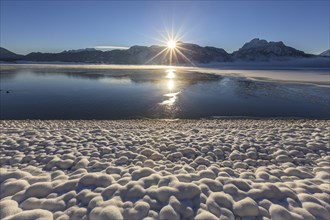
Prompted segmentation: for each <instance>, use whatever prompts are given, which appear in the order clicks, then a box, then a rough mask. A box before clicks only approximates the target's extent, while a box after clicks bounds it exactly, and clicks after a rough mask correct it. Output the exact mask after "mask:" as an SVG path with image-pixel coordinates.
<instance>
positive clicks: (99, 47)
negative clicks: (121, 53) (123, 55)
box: [95, 46, 129, 50]
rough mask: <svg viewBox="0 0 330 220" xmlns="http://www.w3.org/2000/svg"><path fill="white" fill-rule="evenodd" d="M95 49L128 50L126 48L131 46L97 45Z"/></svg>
mask: <svg viewBox="0 0 330 220" xmlns="http://www.w3.org/2000/svg"><path fill="white" fill-rule="evenodd" d="M95 49H104V50H113V49H119V50H126V49H129V47H123V46H96V47H95Z"/></svg>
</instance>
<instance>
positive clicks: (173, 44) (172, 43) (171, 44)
mask: <svg viewBox="0 0 330 220" xmlns="http://www.w3.org/2000/svg"><path fill="white" fill-rule="evenodd" d="M175 47H176V42H175V40H169V41H167V48H168V49H171V50H173V49H175Z"/></svg>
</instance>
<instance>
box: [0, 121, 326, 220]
mask: <svg viewBox="0 0 330 220" xmlns="http://www.w3.org/2000/svg"><path fill="white" fill-rule="evenodd" d="M0 127H1V136H0V145H1V147H0V164H1V168H0V169H1V174H0V184H1V185H0V187H1V191H0V198H1V201H0V215H1V216H0V218H1V219H3V220H5V219H6V220H7V219H37V218H45V219H171V220H174V219H180V218H181V219H208V220H211V219H235V218H238V219H240V218H242V217H246V218H244V219H254V218H255V217H260V219H301V220H303V219H329V218H330V146H329V137H330V121H329V120H251V119H245V120H238V119H236V120H229V119H228V120H178V121H164V120H132V121H130V120H126V121H1V126H0Z"/></svg>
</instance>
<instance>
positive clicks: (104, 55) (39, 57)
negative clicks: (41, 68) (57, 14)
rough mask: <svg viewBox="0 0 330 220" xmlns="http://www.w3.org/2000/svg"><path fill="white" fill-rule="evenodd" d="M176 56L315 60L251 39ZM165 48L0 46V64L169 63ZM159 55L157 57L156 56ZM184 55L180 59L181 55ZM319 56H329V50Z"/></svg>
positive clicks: (191, 47)
mask: <svg viewBox="0 0 330 220" xmlns="http://www.w3.org/2000/svg"><path fill="white" fill-rule="evenodd" d="M177 44H178V46H179V48H180V52H181V53H182V54H180V53H178V52H177V53H176V54H177V56H174V57H173V58H172V64H187V63H189V62H193V63H202V64H204V63H218V62H234V61H273V60H276V61H281V60H288V59H292V58H308V57H317V55H312V54H307V53H304V52H303V51H300V50H297V49H295V48H292V47H289V46H286V45H285V44H284V43H283V42H281V41H280V42H272V41H270V42H268V41H266V40H262V39H259V38H255V39H253V40H251V41H250V42H247V43H245V44H244V45H243V46H242V47H241V48H240V49H238V50H237V51H234V52H233V53H231V54H230V53H227V52H226V51H225V50H224V49H221V48H216V47H209V46H206V47H202V46H199V45H197V44H191V43H183V42H178V43H177ZM163 50H165V51H166V47H165V46H158V45H153V46H150V47H147V46H132V47H130V48H129V49H126V50H118V49H117V50H111V51H101V50H96V49H94V48H86V49H79V50H66V51H63V52H60V53H40V52H33V53H29V54H27V55H19V54H15V53H13V52H11V51H9V50H7V49H5V48H2V47H0V60H1V61H32V62H55V61H56V62H82V63H106V64H169V55H168V54H167V55H166V52H164V53H161V51H163ZM159 53H161V54H160V55H159V56H157V54H159ZM183 55H184V56H183ZM319 56H329V50H328V51H325V52H324V53H321V54H320V55H319Z"/></svg>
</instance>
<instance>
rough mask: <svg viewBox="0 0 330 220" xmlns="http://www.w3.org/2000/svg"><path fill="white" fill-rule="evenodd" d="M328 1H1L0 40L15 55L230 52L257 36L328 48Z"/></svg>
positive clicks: (314, 50)
mask: <svg viewBox="0 0 330 220" xmlns="http://www.w3.org/2000/svg"><path fill="white" fill-rule="evenodd" d="M329 11H330V5H329V1H328V0H326V1H193V2H190V1H180V2H177V1H118V2H116V1H55V0H53V1H27V0H25V1H4V0H1V15H0V16H1V20H0V27H1V31H0V37H1V38H0V40H1V41H0V43H1V46H2V47H5V48H7V49H9V50H12V51H14V52H17V53H21V54H26V53H29V52H32V51H41V52H60V51H63V50H66V49H79V48H89V47H95V46H108V45H115V46H133V45H146V46H149V45H153V44H161V43H160V42H159V41H158V39H161V36H162V35H163V34H164V33H165V31H166V30H170V29H171V27H172V26H173V30H174V32H175V33H180V36H182V41H184V42H191V43H196V44H200V45H202V46H216V47H221V48H224V49H225V50H226V51H228V52H232V51H234V50H237V49H238V48H240V47H241V46H242V45H243V44H244V43H245V42H247V41H250V40H251V39H253V38H256V37H258V38H263V39H266V40H270V41H283V42H284V43H285V44H287V45H289V46H292V47H295V48H297V49H301V50H303V51H305V52H309V53H319V52H322V51H324V50H326V49H329V47H330V45H329V38H330V36H329V35H330V34H329V26H330V24H329V20H330V15H329Z"/></svg>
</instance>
